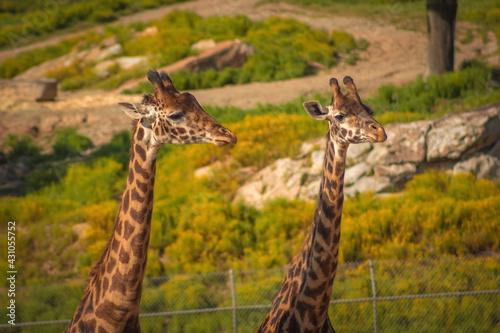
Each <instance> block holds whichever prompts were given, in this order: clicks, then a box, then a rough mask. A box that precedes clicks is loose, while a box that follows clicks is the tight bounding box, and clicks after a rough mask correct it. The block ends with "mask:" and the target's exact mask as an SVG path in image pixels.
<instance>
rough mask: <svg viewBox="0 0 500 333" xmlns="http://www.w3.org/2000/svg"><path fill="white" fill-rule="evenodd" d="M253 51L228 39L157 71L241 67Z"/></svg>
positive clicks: (129, 83)
mask: <svg viewBox="0 0 500 333" xmlns="http://www.w3.org/2000/svg"><path fill="white" fill-rule="evenodd" d="M254 53H255V48H254V47H253V46H252V45H250V44H248V43H245V42H243V41H241V40H239V39H236V40H228V41H223V42H219V43H217V44H215V46H213V47H211V48H208V49H205V50H203V51H202V52H201V53H200V54H199V55H197V56H190V57H187V58H184V59H182V60H180V61H178V62H176V63H173V64H171V65H168V66H166V67H162V68H159V69H158V71H165V72H167V73H169V74H170V73H174V72H178V71H188V72H197V71H205V70H208V69H215V70H222V69H224V68H226V67H235V68H237V67H241V66H243V64H245V62H246V61H247V60H248V57H249V56H250V55H252V54H254ZM142 80H143V79H133V80H129V81H127V82H125V83H124V84H122V86H121V87H120V89H122V90H123V89H130V88H133V87H134V86H135V85H137V84H138V83H139V82H141V81H142Z"/></svg>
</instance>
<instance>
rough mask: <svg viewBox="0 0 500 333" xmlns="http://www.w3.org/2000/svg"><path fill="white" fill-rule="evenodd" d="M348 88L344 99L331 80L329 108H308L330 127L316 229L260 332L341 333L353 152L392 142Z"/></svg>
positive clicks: (348, 84)
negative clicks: (337, 326) (337, 315)
mask: <svg viewBox="0 0 500 333" xmlns="http://www.w3.org/2000/svg"><path fill="white" fill-rule="evenodd" d="M344 84H345V86H346V87H347V91H348V94H347V95H344V94H342V92H341V91H340V87H339V85H338V82H337V80H336V79H334V78H332V79H330V87H331V88H332V91H333V98H332V103H331V104H330V105H328V106H323V105H321V104H320V103H319V102H316V101H311V102H306V103H304V108H305V109H306V111H307V113H308V114H309V116H311V117H312V118H313V119H314V120H326V121H327V122H328V131H327V134H326V153H325V161H324V164H323V178H322V181H321V186H320V190H319V197H318V203H317V207H316V213H315V215H314V219H313V222H312V225H311V229H310V231H309V233H308V235H307V237H306V240H305V242H304V243H303V245H302V248H301V251H300V253H299V254H297V255H296V256H295V258H293V260H292V262H291V263H290V267H289V269H288V272H287V275H286V278H285V282H284V283H283V285H282V287H281V289H280V291H279V293H278V295H277V296H276V297H275V299H274V301H273V304H272V306H271V310H270V312H269V313H268V315H267V316H266V318H265V319H264V322H263V323H262V324H261V326H260V327H259V328H258V329H257V332H258V333H264V332H266V333H270V332H290V333H299V332H300V333H302V332H329V333H332V332H335V331H334V329H333V327H332V324H331V323H330V319H329V317H328V305H329V303H330V298H331V295H332V287H333V280H334V279H335V274H336V270H337V263H338V253H339V241H340V219H341V216H342V205H343V202H344V192H343V189H344V171H345V164H346V156H347V147H348V146H349V144H353V143H362V142H367V141H370V142H372V143H377V142H384V141H385V140H386V139H387V135H386V134H385V131H384V128H383V127H382V126H381V125H380V124H379V123H378V122H377V121H375V119H373V117H372V115H373V111H372V110H371V109H370V108H368V107H367V106H366V105H364V104H363V103H362V102H361V99H360V98H359V95H358V93H357V90H356V86H355V85H354V82H353V80H352V79H351V78H350V77H348V76H346V77H345V78H344Z"/></svg>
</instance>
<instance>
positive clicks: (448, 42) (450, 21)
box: [426, 0, 458, 75]
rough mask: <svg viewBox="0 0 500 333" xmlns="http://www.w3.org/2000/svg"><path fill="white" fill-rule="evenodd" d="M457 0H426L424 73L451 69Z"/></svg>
mask: <svg viewBox="0 0 500 333" xmlns="http://www.w3.org/2000/svg"><path fill="white" fill-rule="evenodd" d="M457 7H458V0H427V28H428V31H429V48H428V53H427V70H426V75H434V74H443V73H445V72H450V71H453V66H454V52H453V51H454V50H453V44H454V34H455V18H456V16H457Z"/></svg>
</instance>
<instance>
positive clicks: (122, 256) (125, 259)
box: [118, 247, 130, 264]
mask: <svg viewBox="0 0 500 333" xmlns="http://www.w3.org/2000/svg"><path fill="white" fill-rule="evenodd" d="M118 260H120V262H121V263H122V264H128V262H129V261H130V255H129V254H128V253H127V251H125V250H124V249H123V247H122V250H121V251H120V255H119V257H118Z"/></svg>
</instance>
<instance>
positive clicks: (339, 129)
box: [304, 76, 387, 144]
mask: <svg viewBox="0 0 500 333" xmlns="http://www.w3.org/2000/svg"><path fill="white" fill-rule="evenodd" d="M344 84H345V86H346V87H347V92H348V93H347V95H344V94H342V92H341V91H340V87H339V84H338V82H337V79H334V78H331V79H330V87H331V88H332V91H333V97H332V103H331V104H330V105H328V106H323V105H321V103H319V102H317V101H311V102H305V103H304V108H305V109H306V111H307V113H308V114H309V116H311V118H313V119H315V120H328V123H329V125H328V126H329V131H328V132H329V135H330V139H331V140H334V141H337V142H339V143H343V144H350V143H361V142H366V141H370V142H372V143H376V142H384V141H385V140H386V139H387V135H386V134H385V131H384V128H383V127H382V125H380V124H379V123H378V122H377V121H376V120H375V119H373V117H372V115H373V111H372V109H371V108H369V107H368V106H366V105H364V104H363V103H362V102H361V99H360V98H359V95H358V92H357V90H356V86H355V85H354V82H353V80H352V78H350V77H349V76H346V77H344Z"/></svg>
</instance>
